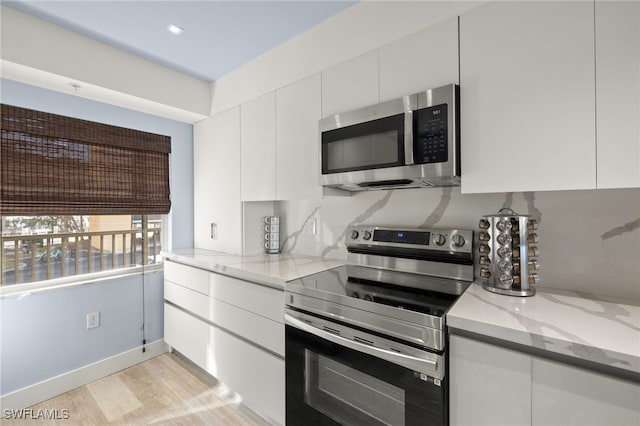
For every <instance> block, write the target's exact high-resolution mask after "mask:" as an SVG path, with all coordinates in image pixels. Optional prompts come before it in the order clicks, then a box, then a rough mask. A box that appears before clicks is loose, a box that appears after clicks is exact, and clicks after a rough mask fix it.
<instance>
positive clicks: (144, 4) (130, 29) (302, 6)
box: [2, 0, 357, 82]
mask: <svg viewBox="0 0 640 426" xmlns="http://www.w3.org/2000/svg"><path fill="white" fill-rule="evenodd" d="M355 3H357V1H347V0H338V1H331V0H295V1H275V0H258V1H246V0H230V1H229V0H228V1H218V0H200V1H166V0H160V1H158V0H138V1H126V0H117V1H114V0H111V1H101V0H81V1H78V0H75V1H51V0H49V1H2V4H3V5H5V6H8V7H11V8H14V9H17V10H19V11H22V12H25V13H27V14H29V15H32V16H34V17H36V18H40V19H43V20H46V21H49V22H51V23H54V24H56V25H59V26H62V27H64V28H67V29H69V30H71V31H75V32H77V33H80V34H83V35H85V36H88V37H90V38H93V39H95V40H98V41H101V42H104V43H107V44H109V45H112V46H115V47H117V48H120V49H123V50H126V51H128V52H131V53H133V54H135V55H138V56H141V57H143V58H145V59H148V60H150V61H153V62H155V63H158V64H161V65H163V66H166V67H169V68H172V69H174V70H177V71H180V72H182V73H185V74H188V75H190V76H192V77H195V78H198V79H200V80H204V81H207V82H211V81H214V80H217V79H218V78H220V77H221V76H223V75H225V74H227V73H229V72H231V71H233V70H235V69H237V68H238V67H240V66H242V65H243V64H245V63H247V62H250V61H251V60H252V59H255V58H257V57H258V56H260V55H262V54H263V53H265V52H267V51H268V50H270V49H272V48H274V47H276V46H278V45H280V44H282V43H284V42H286V41H287V40H289V39H291V38H293V37H295V36H296V35H298V34H301V33H303V32H305V31H306V30H308V29H310V28H311V27H313V26H315V25H317V24H319V23H320V22H322V21H324V20H326V19H328V18H330V17H331V16H333V15H335V14H337V13H339V12H341V11H343V10H344V9H346V8H348V7H349V6H351V5H353V4H355ZM170 23H173V24H175V25H177V26H179V27H181V28H183V29H184V32H183V33H182V34H180V35H174V34H172V33H170V32H169V31H168V30H167V26H168V25H169V24H170Z"/></svg>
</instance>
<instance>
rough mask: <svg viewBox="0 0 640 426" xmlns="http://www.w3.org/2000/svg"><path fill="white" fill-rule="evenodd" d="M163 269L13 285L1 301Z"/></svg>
mask: <svg viewBox="0 0 640 426" xmlns="http://www.w3.org/2000/svg"><path fill="white" fill-rule="evenodd" d="M162 267H163V265H162V263H157V264H154V265H146V266H134V267H131V268H122V269H115V270H111V271H103V272H95V273H92V274H83V275H77V276H72V277H64V278H57V279H53V280H46V281H38V282H34V283H25V284H11V285H8V286H3V287H0V299H7V298H12V297H23V296H28V295H31V294H37V293H44V292H48V291H53V290H59V289H61V288H68V287H75V286H81V285H87V284H93V283H96V282H102V281H107V280H112V279H114V278H122V277H128V276H132V275H142V274H144V273H146V272H154V271H159V270H161V269H162Z"/></svg>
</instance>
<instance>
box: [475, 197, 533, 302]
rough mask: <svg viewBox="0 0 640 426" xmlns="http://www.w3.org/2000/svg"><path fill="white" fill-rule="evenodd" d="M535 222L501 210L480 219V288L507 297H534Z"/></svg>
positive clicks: (529, 218)
mask: <svg viewBox="0 0 640 426" xmlns="http://www.w3.org/2000/svg"><path fill="white" fill-rule="evenodd" d="M537 229H538V222H537V221H536V219H534V218H532V217H531V216H529V215H521V214H518V213H515V212H514V211H513V210H511V209H507V208H504V209H500V211H499V212H498V213H497V214H493V215H486V216H483V217H482V219H480V232H479V233H478V239H479V240H480V241H479V244H478V250H479V252H480V255H479V257H478V263H479V264H480V278H481V279H482V281H483V282H482V287H483V288H484V289H486V290H488V291H491V292H494V293H500V294H506V295H509V296H533V295H534V294H535V293H536V290H535V288H534V287H533V284H537V283H538V269H539V263H538V254H539V253H538V246H537V243H538V234H537V233H536V230H537Z"/></svg>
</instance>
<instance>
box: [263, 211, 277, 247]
mask: <svg viewBox="0 0 640 426" xmlns="http://www.w3.org/2000/svg"><path fill="white" fill-rule="evenodd" d="M264 251H265V252H267V253H272V254H273V253H280V217H279V216H265V218H264Z"/></svg>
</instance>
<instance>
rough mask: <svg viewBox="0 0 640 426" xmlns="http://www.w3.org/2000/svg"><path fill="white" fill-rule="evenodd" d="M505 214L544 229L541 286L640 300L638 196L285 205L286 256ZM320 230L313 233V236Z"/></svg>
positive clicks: (362, 199)
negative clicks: (358, 231)
mask: <svg viewBox="0 0 640 426" xmlns="http://www.w3.org/2000/svg"><path fill="white" fill-rule="evenodd" d="M502 207H510V208H512V209H513V210H515V211H516V212H518V213H521V214H530V215H533V216H534V217H536V218H537V219H538V221H539V223H540V228H539V230H538V235H539V237H540V243H539V244H538V247H539V248H540V257H539V260H540V265H541V266H540V271H539V272H540V274H539V275H540V284H539V285H540V286H545V287H551V288H558V289H565V290H573V291H578V292H583V293H590V294H597V295H606V296H609V297H619V298H625V299H633V300H635V301H640V189H620V190H593V191H558V192H525V193H502V194H500V193H495V194H461V193H460V188H429V189H403V190H392V191H370V192H363V193H357V194H354V195H353V196H351V197H325V198H323V199H322V200H315V201H281V202H276V203H275V205H274V213H275V214H277V215H280V216H281V217H282V224H281V231H280V235H281V236H280V241H281V247H282V251H283V252H284V253H295V254H304V255H312V256H322V257H326V258H334V259H346V249H345V245H344V239H345V234H346V229H347V227H348V226H350V225H356V224H372V225H381V226H389V227H407V228H413V227H415V228H461V229H473V230H475V231H476V232H477V231H478V222H479V219H480V218H481V217H482V216H483V215H486V214H495V213H497V211H498V210H499V209H500V208H502ZM314 229H315V234H314V232H313V231H314Z"/></svg>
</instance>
